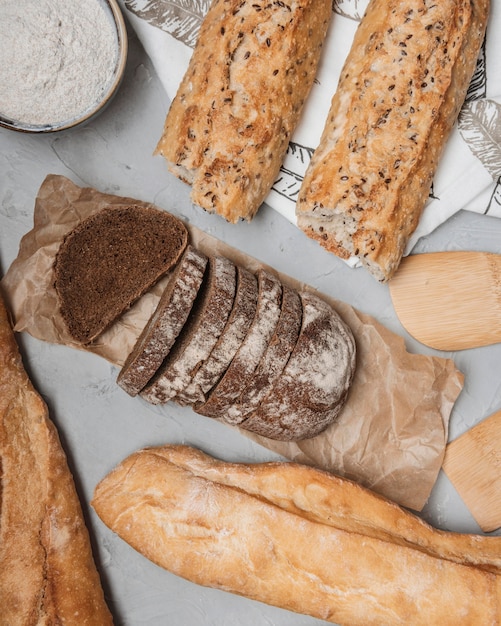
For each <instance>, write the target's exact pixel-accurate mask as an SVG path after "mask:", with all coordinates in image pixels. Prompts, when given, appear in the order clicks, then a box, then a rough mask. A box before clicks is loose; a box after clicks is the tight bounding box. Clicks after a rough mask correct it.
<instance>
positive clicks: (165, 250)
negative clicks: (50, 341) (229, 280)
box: [54, 205, 188, 344]
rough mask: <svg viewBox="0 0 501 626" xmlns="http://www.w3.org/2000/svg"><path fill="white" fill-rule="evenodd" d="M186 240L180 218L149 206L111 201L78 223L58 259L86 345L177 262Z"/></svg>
mask: <svg viewBox="0 0 501 626" xmlns="http://www.w3.org/2000/svg"><path fill="white" fill-rule="evenodd" d="M187 241H188V231H187V229H186V226H185V225H184V224H183V222H182V221H181V220H179V219H178V218H177V217H175V216H174V215H172V214H170V213H167V212H166V211H161V210H160V209H156V208H150V207H145V206H138V205H126V206H109V207H108V208H105V209H103V210H101V211H99V212H97V213H94V214H93V215H91V216H90V217H88V218H87V219H85V220H83V221H82V222H80V223H79V224H78V226H76V227H75V228H74V229H73V230H71V231H70V232H69V233H68V234H67V235H66V237H65V238H64V240H63V242H62V243H61V246H60V248H59V250H58V252H57V256H56V260H55V264H54V275H55V282H54V285H55V289H56V292H57V295H58V298H59V305H60V312H61V316H62V318H63V320H64V322H65V324H66V326H67V329H68V331H69V333H70V335H71V336H72V338H73V339H74V340H75V341H77V342H79V343H82V344H87V343H89V342H91V341H92V340H93V339H95V338H96V337H97V336H98V335H100V334H101V333H102V332H103V331H104V330H106V328H108V326H110V325H111V324H112V323H113V322H114V321H115V320H116V319H117V318H118V317H120V315H122V313H124V312H125V311H126V310H127V309H128V308H129V307H130V306H131V304H132V303H134V302H135V301H136V300H137V299H138V298H139V297H140V296H142V295H143V294H144V293H145V292H146V291H147V290H148V289H149V288H150V287H151V286H152V285H154V284H155V283H156V282H157V281H158V280H159V279H160V277H161V276H163V275H164V274H166V273H167V272H168V271H169V270H170V269H171V268H172V267H173V266H174V265H175V264H176V263H177V261H178V259H179V257H180V256H181V254H182V253H183V251H184V249H185V247H186V245H187Z"/></svg>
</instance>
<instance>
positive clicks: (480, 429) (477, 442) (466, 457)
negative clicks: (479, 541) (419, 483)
mask: <svg viewBox="0 0 501 626" xmlns="http://www.w3.org/2000/svg"><path fill="white" fill-rule="evenodd" d="M443 469H444V471H445V473H446V474H447V476H448V477H449V479H450V481H451V482H452V484H453V485H454V487H455V488H456V490H457V492H458V493H459V495H460V496H461V498H462V500H463V501H464V503H465V504H466V506H467V507H468V509H469V511H470V513H471V514H472V515H473V517H474V518H475V520H476V522H477V523H478V525H479V526H480V528H481V529H482V530H483V531H484V532H491V531H493V530H496V529H497V528H500V527H501V411H498V412H497V413H494V414H493V415H491V416H490V417H488V418H486V419H485V420H483V421H482V422H480V423H479V424H477V425H476V426H474V427H473V428H471V429H470V430H468V431H466V432H465V433H464V434H463V435H461V436H460V437H458V438H457V439H455V440H454V441H452V442H451V443H450V444H449V445H448V446H447V448H446V451H445V458H444V463H443Z"/></svg>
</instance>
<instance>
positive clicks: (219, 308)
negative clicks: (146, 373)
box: [141, 256, 236, 404]
mask: <svg viewBox="0 0 501 626" xmlns="http://www.w3.org/2000/svg"><path fill="white" fill-rule="evenodd" d="M235 288H236V268H235V265H234V264H233V263H232V262H231V261H230V260H229V259H225V258H224V257H219V256H215V257H210V258H209V262H208V269H207V272H206V275H205V277H204V281H203V283H202V285H201V287H200V290H199V294H198V299H197V301H196V302H195V304H194V306H193V308H192V312H191V315H190V316H189V318H188V320H187V321H186V324H185V325H184V327H183V329H182V331H181V333H180V335H179V337H178V338H177V340H176V342H175V343H174V345H173V347H172V349H171V350H170V351H169V353H168V355H167V356H166V358H165V359H164V361H163V363H162V365H161V366H160V367H159V368H158V370H157V371H156V372H155V375H154V376H153V378H152V379H151V380H150V382H149V383H148V384H147V385H146V387H145V388H144V389H143V390H142V391H141V396H142V397H143V398H144V399H145V400H147V401H148V402H151V403H152V404H162V403H165V402H167V401H168V400H172V399H173V398H174V397H175V396H176V395H177V394H178V393H179V392H183V390H184V389H185V388H186V387H187V386H188V385H189V383H190V382H191V381H192V379H193V376H194V374H195V373H196V371H197V370H198V368H199V367H201V366H202V364H203V363H204V362H205V361H206V360H207V359H208V358H209V356H210V354H211V352H212V349H213V348H214V346H215V345H216V342H217V340H218V339H219V337H220V336H221V334H222V332H223V330H224V327H225V325H226V322H227V320H228V318H229V316H230V313H231V309H232V307H233V301H234V298H235Z"/></svg>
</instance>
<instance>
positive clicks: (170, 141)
mask: <svg viewBox="0 0 501 626" xmlns="http://www.w3.org/2000/svg"><path fill="white" fill-rule="evenodd" d="M331 14H332V2H331V0H292V1H291V2H288V3H285V2H269V3H268V2H260V1H258V2H250V1H248V2H245V1H244V2H241V1H240V0H229V1H224V2H223V0H215V1H214V2H212V3H211V5H210V8H209V11H208V13H207V15H206V17H205V19H204V21H203V23H202V26H201V28H200V34H199V37H198V41H197V45H196V47H195V50H194V52H193V55H192V57H191V60H190V64H189V67H188V69H187V71H186V74H185V76H184V78H183V80H182V82H181V84H180V86H179V89H178V92H177V95H176V97H175V98H174V100H173V102H172V105H171V107H170V110H169V112H168V115H167V118H166V120H165V125H164V129H163V134H162V137H161V139H160V141H159V143H158V146H157V153H158V154H161V155H162V156H163V157H165V159H166V161H167V163H168V167H169V169H170V171H171V172H173V173H174V174H175V175H176V176H178V177H179V178H181V179H182V180H184V181H186V182H187V183H189V184H190V185H191V186H192V192H191V199H192V201H193V202H194V203H195V204H197V205H198V206H200V207H202V208H204V209H205V210H206V211H209V212H211V213H217V214H218V215H221V216H222V217H224V218H225V219H226V220H228V221H229V222H236V221H238V220H239V219H246V220H250V219H252V218H253V216H254V215H255V213H256V211H257V210H258V209H259V206H260V205H261V203H262V202H263V200H264V199H265V197H266V196H267V194H268V192H269V191H270V189H271V187H272V185H273V183H274V182H275V180H276V178H277V175H278V172H279V169H280V166H281V165H282V161H283V159H284V157H285V153H286V150H287V147H288V144H289V140H290V137H291V135H292V133H293V131H294V129H295V128H296V126H297V123H298V121H299V118H300V114H301V111H302V108H303V105H304V102H305V100H306V98H307V96H308V94H309V92H310V89H311V86H312V85H313V80H314V78H315V75H316V70H317V66H318V62H319V59H320V53H321V50H322V45H323V42H324V39H325V35H326V33H327V26H328V24H329V21H330V18H331Z"/></svg>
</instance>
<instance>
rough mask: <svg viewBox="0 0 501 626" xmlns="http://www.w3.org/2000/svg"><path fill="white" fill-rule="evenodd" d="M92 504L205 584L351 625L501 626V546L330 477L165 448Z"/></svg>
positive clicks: (115, 478)
mask: <svg viewBox="0 0 501 626" xmlns="http://www.w3.org/2000/svg"><path fill="white" fill-rule="evenodd" d="M92 503H93V506H94V508H95V510H96V511H97V513H98V515H99V516H100V517H101V519H102V520H103V521H104V523H105V524H107V525H108V526H109V527H110V528H111V529H112V530H113V531H114V532H116V533H118V534H119V535H120V536H121V537H122V538H123V539H124V540H125V541H127V542H128V543H129V544H130V545H132V546H133V547H134V548H135V549H136V550H138V551H139V552H141V553H142V554H144V555H145V556H146V557H147V558H149V559H151V560H152V561H154V562H155V563H157V564H158V565H160V566H162V567H164V568H166V569H168V570H170V571H172V572H174V573H175V574H177V575H179V576H182V577H184V578H186V579H188V580H191V581H193V582H196V583H198V584H201V585H206V586H211V587H216V588H220V589H224V590H226V591H230V592H234V593H237V594H240V595H244V596H246V597H249V598H253V599H256V600H259V601H262V602H265V603H268V604H272V605H276V606H279V607H282V608H285V609H289V610H292V611H296V612H299V613H305V614H309V615H312V616H314V617H318V618H321V619H325V620H328V621H332V622H335V623H338V624H341V625H343V626H370V625H380V626H382V625H384V626H392V625H394V624H402V625H403V624H405V625H408V624H412V625H413V626H421V625H422V626H429V625H430V624H437V625H438V624H440V625H441V626H447V625H451V626H452V625H454V626H457V624H469V625H471V626H473V625H475V626H487V625H489V626H494V625H498V624H500V623H501V575H500V574H499V547H500V541H501V539H499V538H480V537H475V536H472V537H468V536H466V537H463V536H460V535H457V536H456V535H452V534H451V535H450V536H447V534H446V533H443V532H439V531H435V530H433V529H432V528H430V527H428V526H427V525H426V524H424V523H423V522H419V521H418V520H415V521H414V518H413V517H412V516H411V515H410V514H408V513H406V512H404V511H403V510H401V509H399V508H398V507H396V505H394V504H391V503H389V502H387V501H386V500H384V499H382V498H380V497H377V496H374V495H373V494H371V493H370V492H368V491H367V490H365V489H363V488H361V487H358V486H356V485H353V484H352V483H350V482H349V481H345V480H344V479H339V478H335V477H330V476H329V475H328V474H326V473H324V472H322V471H320V470H316V469H313V468H306V467H302V466H299V465H294V464H287V463H285V464H284V463H272V464H261V465H260V464H257V465H244V464H237V465H235V464H230V463H222V462H219V461H216V460H214V459H212V458H210V457H208V456H206V455H204V454H202V453H200V452H198V451H196V450H193V449H192V448H188V447H184V446H165V447H160V448H151V449H146V450H142V451H139V452H136V453H134V454H132V455H131V456H130V457H128V458H127V459H125V460H124V461H123V462H122V464H120V465H119V466H118V467H117V468H116V469H115V470H113V471H112V472H111V473H110V474H109V475H108V476H107V477H105V478H104V479H103V480H102V481H101V483H100V484H99V485H98V486H97V488H96V491H95V494H94V499H93V502H92ZM456 537H457V538H458V541H457V544H455V541H456V539H455V538H456ZM477 545H478V554H477ZM463 552H464V555H465V556H464V557H463ZM489 554H491V555H492V559H490V557H489ZM484 568H487V569H491V570H492V571H487V569H484ZM495 572H498V573H497V574H496V573H495Z"/></svg>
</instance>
